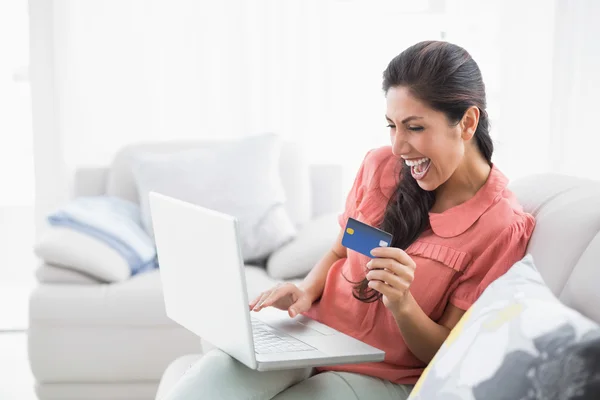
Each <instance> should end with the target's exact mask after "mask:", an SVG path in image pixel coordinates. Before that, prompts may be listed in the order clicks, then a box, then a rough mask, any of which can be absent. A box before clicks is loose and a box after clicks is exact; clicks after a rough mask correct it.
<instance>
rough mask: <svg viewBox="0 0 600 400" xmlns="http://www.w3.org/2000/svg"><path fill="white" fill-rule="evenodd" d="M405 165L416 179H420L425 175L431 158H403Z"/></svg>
mask: <svg viewBox="0 0 600 400" xmlns="http://www.w3.org/2000/svg"><path fill="white" fill-rule="evenodd" d="M404 162H405V163H406V165H408V166H409V167H410V173H411V174H412V176H413V178H415V179H416V180H421V179H423V178H425V175H427V171H429V166H430V165H431V160H430V159H429V158H427V157H423V158H417V159H413V160H404Z"/></svg>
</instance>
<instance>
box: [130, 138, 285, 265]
mask: <svg viewBox="0 0 600 400" xmlns="http://www.w3.org/2000/svg"><path fill="white" fill-rule="evenodd" d="M280 152H281V140H280V138H279V137H278V136H277V135H275V134H263V135H256V136H250V137H245V138H243V139H236V140H231V141H227V142H221V143H218V144H215V145H214V146H211V147H209V148H199V149H192V150H186V151H180V152H176V153H170V154H149V153H140V154H137V155H135V156H134V157H133V166H132V171H133V176H134V178H135V181H136V185H137V189H138V193H139V196H140V206H141V211H142V221H143V225H144V227H145V229H146V231H147V232H148V233H149V234H150V235H151V236H154V234H153V231H152V222H151V216H150V209H149V204H148V194H149V193H150V192H151V191H155V192H158V193H162V194H164V195H167V196H171V197H175V198H178V199H181V200H183V201H187V202H189V203H193V204H198V205H201V206H203V207H206V208H210V209H213V210H216V211H219V212H222V213H226V214H229V215H232V216H235V217H237V218H238V220H239V227H240V236H241V242H242V243H241V246H242V254H243V257H244V260H245V261H252V260H260V259H264V258H265V257H266V256H268V255H269V254H270V253H271V252H272V251H274V250H275V249H277V248H279V247H280V246H281V245H283V244H284V243H286V242H288V241H289V240H291V239H292V238H293V237H294V236H295V234H296V228H295V227H294V224H293V222H292V221H291V219H290V217H289V215H288V214H287V212H286V210H285V208H284V204H285V200H286V199H285V192H284V189H283V185H282V182H281V177H280V175H279V162H280Z"/></svg>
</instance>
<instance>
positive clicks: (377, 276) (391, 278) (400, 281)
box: [367, 269, 410, 292]
mask: <svg viewBox="0 0 600 400" xmlns="http://www.w3.org/2000/svg"><path fill="white" fill-rule="evenodd" d="M367 279H368V280H369V281H370V282H371V281H378V282H383V283H386V284H387V285H389V286H392V287H393V288H395V289H398V290H400V291H401V292H403V291H405V290H406V289H408V288H409V287H410V281H407V280H406V279H404V278H403V277H401V276H398V275H396V274H393V273H391V272H389V271H386V270H383V269H378V270H372V271H369V272H368V273H367Z"/></svg>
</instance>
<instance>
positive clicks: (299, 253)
mask: <svg viewBox="0 0 600 400" xmlns="http://www.w3.org/2000/svg"><path fill="white" fill-rule="evenodd" d="M207 143H210V142H168V143H146V144H138V145H133V146H129V147H127V148H125V149H123V150H122V151H120V152H119V153H118V154H117V155H116V156H115V158H114V160H113V163H112V165H110V166H108V167H106V168H82V169H79V170H77V172H76V174H75V177H74V184H73V192H72V196H94V195H102V194H109V195H116V196H120V197H123V198H125V199H129V200H132V201H134V202H138V198H137V190H136V186H135V183H134V180H133V176H132V173H131V166H130V162H131V156H132V154H133V153H135V152H137V151H152V152H163V153H164V152H172V151H176V150H181V149H188V148H193V147H200V146H204V145H205V144H207ZM306 156H307V153H306V152H305V151H304V150H302V149H301V148H300V147H298V146H296V145H295V144H294V143H291V142H286V143H284V145H283V149H282V156H281V162H280V168H281V169H280V172H281V176H282V180H283V184H284V188H285V191H286V195H287V199H288V201H287V204H286V208H287V210H288V212H289V214H290V216H291V218H292V220H293V221H294V222H295V223H296V226H297V227H298V228H299V233H298V236H297V239H296V240H294V241H292V242H291V243H289V244H287V245H286V246H284V247H285V249H282V251H281V252H279V253H277V254H276V255H274V257H277V258H278V262H279V264H282V263H283V264H285V263H286V261H287V260H289V263H290V265H299V264H298V263H303V265H304V266H305V268H306V266H308V267H310V265H312V264H313V263H314V262H316V260H317V259H318V258H319V257H321V256H322V254H323V252H324V251H325V250H326V249H327V248H328V247H329V246H330V245H331V243H332V241H333V240H334V239H335V237H336V235H337V232H338V229H339V228H338V225H337V220H336V214H337V213H338V212H339V211H340V210H341V209H342V206H343V202H344V193H343V174H342V168H341V167H340V166H337V165H309V164H308V163H307V157H306ZM93 256H94V255H93V254H90V257H93ZM40 272H41V273H39V274H38V276H39V277H41V278H42V279H41V280H42V281H41V282H39V284H38V285H37V287H36V288H35V289H34V291H33V293H32V295H31V299H30V312H29V333H28V342H29V343H28V344H29V359H30V364H31V369H32V372H33V375H34V377H35V385H36V392H37V394H38V397H39V399H40V400H50V399H52V400H55V399H56V400H58V399H60V400H70V399H77V400H87V399H90V400H91V399H111V400H119V399H128V400H135V399H140V400H149V399H153V398H154V397H155V395H156V391H157V387H158V384H159V381H160V378H161V376H162V374H163V372H164V370H165V369H166V367H167V366H168V365H169V363H170V362H172V361H173V360H175V359H176V358H178V357H180V356H183V355H185V354H188V353H196V354H197V353H202V343H201V340H200V339H199V338H198V337H196V336H195V335H194V334H192V333H190V332H188V331H186V330H185V329H183V328H181V327H180V326H178V325H176V324H175V323H173V322H172V321H170V320H169V319H168V318H167V317H166V315H165V310H164V304H163V298H162V291H161V286H160V272H159V271H158V270H156V271H152V272H148V273H144V274H140V275H137V276H135V277H133V278H131V279H129V280H126V281H124V282H121V283H116V284H102V283H100V282H97V283H94V282H91V283H90V282H89V279H87V278H83V277H76V276H74V275H73V274H71V273H69V272H68V271H64V270H57V269H53V268H51V267H42V270H41V271H40ZM57 272H60V273H61V275H60V276H59V275H57ZM246 275H247V282H248V288H249V292H250V293H249V294H250V296H253V295H256V294H258V293H259V292H260V291H262V290H264V289H265V288H267V287H269V286H271V285H272V284H274V282H276V280H275V279H274V278H273V277H271V276H269V274H267V272H266V269H265V268H264V267H258V266H248V267H247V274H246ZM80 278H81V279H80ZM86 279H87V281H88V284H74V283H73V282H79V281H86ZM61 281H62V282H61Z"/></svg>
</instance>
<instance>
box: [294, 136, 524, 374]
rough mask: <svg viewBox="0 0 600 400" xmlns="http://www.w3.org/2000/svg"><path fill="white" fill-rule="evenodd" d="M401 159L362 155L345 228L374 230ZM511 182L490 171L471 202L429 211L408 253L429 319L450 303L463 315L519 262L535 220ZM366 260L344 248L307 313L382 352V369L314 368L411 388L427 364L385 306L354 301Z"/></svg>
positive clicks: (387, 152) (387, 151)
mask: <svg viewBox="0 0 600 400" xmlns="http://www.w3.org/2000/svg"><path fill="white" fill-rule="evenodd" d="M399 167H400V160H399V159H398V158H397V157H396V156H394V155H393V154H392V150H391V147H389V146H386V147H381V148H378V149H374V150H371V151H369V152H368V153H367V155H366V157H365V159H364V161H363V163H362V165H361V167H360V169H359V171H358V174H357V176H356V179H355V181H354V184H353V187H352V189H351V190H350V193H349V195H348V197H347V200H346V207H345V211H344V213H343V214H341V215H340V217H339V223H340V226H341V227H342V229H343V228H345V226H346V221H347V218H348V217H353V218H356V219H358V220H360V221H363V222H365V223H368V224H370V225H378V224H379V223H380V221H381V220H382V218H383V213H384V211H385V207H386V205H387V203H388V200H389V198H390V197H391V195H392V193H393V191H394V189H395V187H396V185H397V183H398V172H399V169H398V168H399ZM507 183H508V179H507V178H506V177H505V176H504V175H503V174H502V173H501V172H500V171H499V170H498V169H497V168H496V166H492V170H491V173H490V175H489V177H488V179H487V181H486V183H485V184H484V185H483V187H482V188H481V189H480V190H479V191H478V192H477V193H476V194H475V196H474V197H472V198H471V199H469V200H468V201H466V202H464V203H463V204H460V205H458V206H455V207H453V208H450V209H448V210H446V211H444V212H443V213H430V214H429V219H430V224H431V227H430V228H429V229H427V230H426V231H425V232H423V234H421V236H420V237H419V238H418V239H417V240H416V241H415V242H414V243H413V244H412V245H410V246H409V247H408V249H406V252H407V253H408V254H409V255H410V257H411V258H412V259H413V260H414V261H415V262H416V264H417V268H416V270H415V277H414V280H413V283H412V285H411V287H410V291H411V293H412V295H413V297H414V298H415V299H416V301H417V303H418V304H419V305H420V307H421V308H422V309H423V311H424V312H425V313H426V314H427V315H428V316H429V317H430V318H431V319H432V320H434V321H437V320H439V319H440V317H441V316H442V314H443V313H444V310H445V308H446V306H447V305H448V303H450V304H453V305H455V306H456V307H458V308H461V309H463V310H466V309H468V308H469V307H470V306H471V304H473V302H475V300H476V299H477V298H478V297H479V295H481V293H482V292H483V290H484V289H485V288H486V287H487V286H488V285H489V284H490V283H491V282H492V281H494V280H495V279H496V278H498V277H500V276H501V275H503V274H504V273H505V272H506V271H507V270H508V269H509V268H510V267H511V266H512V265H513V264H514V263H515V262H517V261H518V260H520V259H521V258H523V256H524V255H525V249H526V247H527V243H528V241H529V238H530V237H531V234H532V231H533V228H534V225H535V221H534V218H533V216H531V215H530V214H527V213H525V212H523V210H522V208H521V206H520V205H519V204H518V202H517V199H516V197H515V195H514V194H513V193H512V192H510V191H509V190H508V189H507V187H506V186H507ZM369 260H370V258H368V257H366V256H363V255H362V254H359V253H357V252H354V251H352V250H348V254H347V258H343V259H340V260H338V261H336V262H335V263H334V264H333V265H332V267H331V269H330V270H329V273H328V274H327V280H326V283H325V288H324V291H323V294H322V296H321V299H320V300H319V301H318V302H316V303H315V304H314V305H313V307H312V308H311V309H310V310H309V311H308V312H307V313H306V315H308V316H310V317H312V318H314V319H316V320H318V321H321V322H323V323H325V324H327V325H329V326H331V327H333V328H335V329H337V330H339V331H341V332H344V333H346V334H347V335H350V336H353V337H355V338H357V339H359V340H361V341H363V342H365V343H368V344H370V345H372V346H374V347H377V348H379V349H382V350H384V351H385V353H386V355H385V360H384V361H383V362H379V363H361V364H350V365H338V366H329V367H322V368H319V370H320V371H347V372H355V373H360V374H365V375H370V376H374V377H378V378H381V379H386V380H389V381H391V382H394V383H415V382H416V381H417V380H418V378H419V376H420V375H421V373H422V372H423V369H424V367H425V366H426V365H425V364H424V363H423V362H422V361H420V360H419V359H418V358H416V356H414V355H413V354H412V353H411V352H410V350H409V349H408V347H407V345H406V343H405V342H404V340H403V338H402V335H401V333H400V329H399V328H398V326H397V325H396V321H395V320H394V317H393V316H392V314H391V312H390V311H389V310H388V309H387V308H386V307H385V305H384V304H383V302H381V301H377V302H373V303H363V302H360V301H358V300H356V299H355V298H354V297H353V296H352V289H353V287H352V284H351V283H350V282H348V281H347V280H346V279H345V278H344V276H346V277H347V278H348V279H349V280H352V281H360V280H362V279H363V278H364V277H365V269H366V266H365V264H366V263H367V262H368V261H369Z"/></svg>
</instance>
